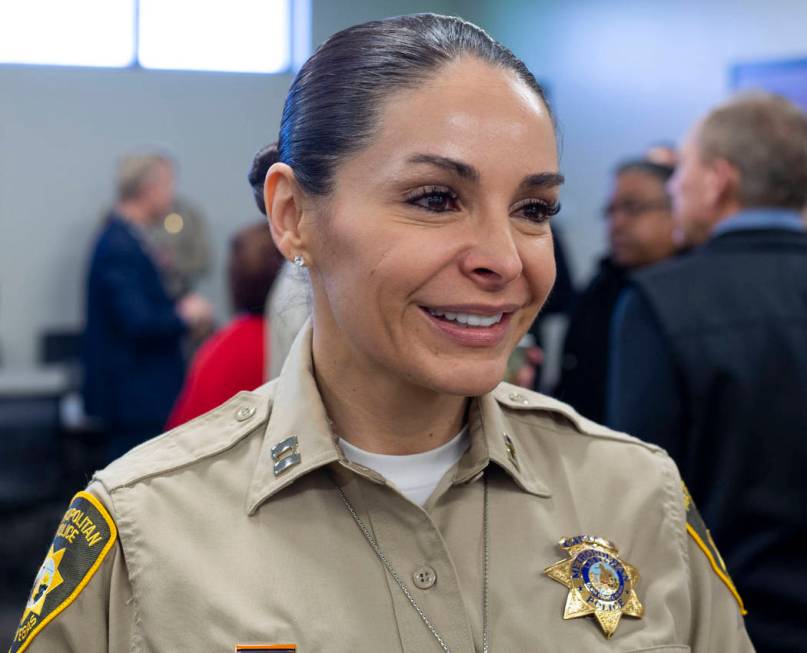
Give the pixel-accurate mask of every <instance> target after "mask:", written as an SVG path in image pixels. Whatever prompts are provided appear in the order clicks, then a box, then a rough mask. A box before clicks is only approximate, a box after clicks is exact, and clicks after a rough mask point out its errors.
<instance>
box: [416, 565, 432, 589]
mask: <svg viewBox="0 0 807 653" xmlns="http://www.w3.org/2000/svg"><path fill="white" fill-rule="evenodd" d="M412 580H414V581H415V587H418V588H420V589H422V590H427V589H429V588H430V587H432V586H433V585H434V584H435V583H436V582H437V574H436V573H435V571H434V569H432V568H431V567H419V568H418V569H416V570H415V573H414V574H412Z"/></svg>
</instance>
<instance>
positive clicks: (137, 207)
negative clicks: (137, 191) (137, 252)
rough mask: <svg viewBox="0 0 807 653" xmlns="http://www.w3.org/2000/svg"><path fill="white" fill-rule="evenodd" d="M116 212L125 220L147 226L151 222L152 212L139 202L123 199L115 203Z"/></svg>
mask: <svg viewBox="0 0 807 653" xmlns="http://www.w3.org/2000/svg"><path fill="white" fill-rule="evenodd" d="M115 212H116V213H117V214H118V215H120V216H121V217H122V218H123V219H124V220H126V221H128V222H132V223H134V224H137V225H140V226H142V227H147V226H149V225H150V224H151V222H152V219H151V214H150V213H149V212H148V211H147V210H146V208H145V207H144V206H143V205H142V204H140V203H139V202H133V201H131V200H121V201H120V202H118V203H117V204H116V205H115Z"/></svg>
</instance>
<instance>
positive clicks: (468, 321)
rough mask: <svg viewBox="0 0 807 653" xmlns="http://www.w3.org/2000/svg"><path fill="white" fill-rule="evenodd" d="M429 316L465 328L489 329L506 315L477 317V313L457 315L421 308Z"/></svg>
mask: <svg viewBox="0 0 807 653" xmlns="http://www.w3.org/2000/svg"><path fill="white" fill-rule="evenodd" d="M423 310H425V311H426V312H427V313H428V314H429V315H431V316H432V317H434V318H437V319H438V320H441V321H444V322H452V323H454V324H458V325H460V326H463V327H466V328H490V327H492V326H495V325H497V324H499V322H501V321H502V318H503V317H504V316H505V315H506V313H504V312H501V313H495V314H493V315H479V314H477V313H459V312H452V311H440V310H438V309H435V308H426V307H423Z"/></svg>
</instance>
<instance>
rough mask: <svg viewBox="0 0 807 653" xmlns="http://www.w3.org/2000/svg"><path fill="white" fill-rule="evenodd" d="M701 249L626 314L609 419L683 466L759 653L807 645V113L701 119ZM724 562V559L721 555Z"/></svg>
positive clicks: (783, 110) (755, 109)
mask: <svg viewBox="0 0 807 653" xmlns="http://www.w3.org/2000/svg"><path fill="white" fill-rule="evenodd" d="M669 187H670V190H671V193H672V196H673V207H674V213H675V219H676V220H677V221H678V222H679V223H680V228H681V231H682V233H683V234H684V236H685V238H686V240H687V242H689V243H690V244H699V243H703V245H702V246H701V247H699V248H698V249H697V250H696V251H695V252H693V253H692V254H691V255H690V256H687V257H685V258H682V259H680V260H676V261H670V262H668V263H665V264H662V265H659V266H656V267H654V268H652V269H648V270H646V271H641V272H639V273H637V274H636V275H635V278H634V282H635V283H634V285H633V287H632V288H631V289H629V290H626V292H625V296H624V299H621V300H620V305H619V307H618V308H617V310H616V313H615V324H614V336H615V337H614V345H615V346H614V350H613V365H612V373H613V377H612V385H611V387H610V399H609V422H610V424H611V425H612V426H614V427H616V428H618V429H621V430H625V431H627V432H629V433H632V434H634V435H637V436H639V437H641V438H644V439H646V440H649V441H651V442H656V443H658V444H660V445H662V446H663V447H664V448H665V449H667V451H669V453H670V454H671V455H672V457H673V458H674V459H675V461H676V462H677V463H678V466H679V467H680V469H681V474H682V477H683V479H684V481H685V482H686V483H687V484H688V486H689V489H690V491H691V494H692V497H693V498H694V500H695V502H696V503H697V505H698V506H700V508H701V511H702V513H703V516H704V519H705V521H706V522H707V523H708V524H709V525H710V526H711V528H712V532H713V533H714V539H715V540H716V541H717V543H718V545H719V546H720V550H721V551H722V552H723V554H724V559H725V564H726V565H727V567H728V570H729V571H730V573H731V577H732V578H734V579H735V581H736V584H737V589H738V590H739V594H740V596H742V598H743V599H744V600H745V603H746V607H747V609H748V616H747V618H746V623H747V626H748V631H749V633H750V634H751V638H752V640H753V641H754V643H755V645H756V647H757V650H758V651H759V652H760V653H801V652H804V651H807V620H805V618H804V615H805V614H807V594H805V592H804V591H803V587H804V585H805V582H807V562H805V561H807V557H805V555H804V541H805V535H807V510H805V507H804V506H805V504H807V484H805V482H804V470H805V469H807V437H805V434H807V401H805V398H807V301H806V298H807V232H805V227H804V222H803V221H802V214H801V212H802V211H803V209H804V207H805V203H807V116H805V114H804V113H803V112H802V111H801V110H800V109H799V108H797V107H796V106H795V105H793V104H792V103H790V102H789V101H787V100H785V99H784V98H781V97H777V96H773V95H769V94H763V93H759V94H753V95H747V96H740V97H737V98H735V99H734V100H732V101H730V102H728V103H726V104H724V105H722V106H719V107H718V108H716V109H715V110H713V111H712V112H711V113H710V114H708V115H707V116H706V118H704V119H703V120H702V121H701V122H699V123H698V124H697V125H696V126H695V127H694V128H693V130H692V131H691V133H690V135H689V137H688V138H687V139H686V141H685V144H684V147H683V149H682V150H681V162H680V164H679V167H678V168H677V170H676V173H675V175H674V177H673V179H672V180H671V182H670V185H669ZM716 564H720V561H717V563H716Z"/></svg>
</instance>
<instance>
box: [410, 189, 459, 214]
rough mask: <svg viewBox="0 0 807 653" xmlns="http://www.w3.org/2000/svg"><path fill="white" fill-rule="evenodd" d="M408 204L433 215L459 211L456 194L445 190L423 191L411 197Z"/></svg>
mask: <svg viewBox="0 0 807 653" xmlns="http://www.w3.org/2000/svg"><path fill="white" fill-rule="evenodd" d="M407 202H409V203H410V204H412V205H414V206H419V207H420V208H422V209H426V210H427V211H432V212H433V213H443V212H445V211H456V210H457V209H458V205H457V195H456V193H454V192H452V191H450V190H448V189H443V188H427V189H423V190H422V191H418V192H417V193H415V194H414V195H413V196H411V197H409V198H408V199H407Z"/></svg>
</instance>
